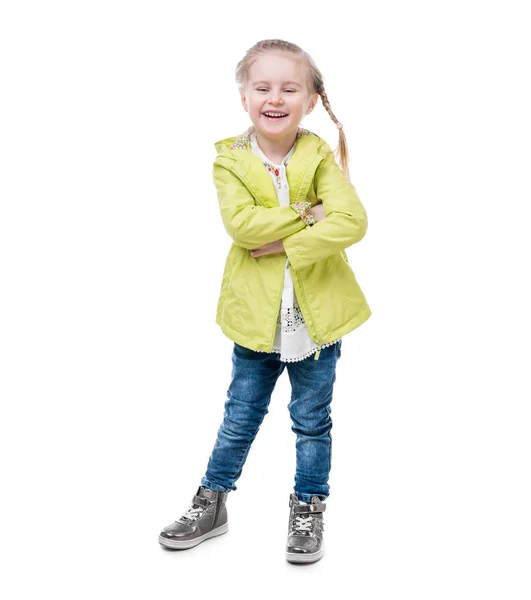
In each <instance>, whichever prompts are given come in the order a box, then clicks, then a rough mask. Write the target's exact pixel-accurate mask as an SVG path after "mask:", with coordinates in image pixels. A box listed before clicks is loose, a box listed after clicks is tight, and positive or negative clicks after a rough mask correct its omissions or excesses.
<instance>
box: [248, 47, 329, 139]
mask: <svg viewBox="0 0 531 600" xmlns="http://www.w3.org/2000/svg"><path fill="white" fill-rule="evenodd" d="M240 95H241V101H242V105H243V107H244V109H245V110H246V111H247V112H248V113H249V117H250V118H251V121H252V122H253V125H254V126H255V129H256V131H257V132H258V133H260V134H262V135H263V136H264V137H267V138H270V139H272V140H275V141H279V140H282V139H286V138H292V137H294V136H295V134H296V132H297V128H298V126H299V123H300V122H301V120H302V118H303V117H304V116H305V115H307V114H310V113H311V112H312V110H313V109H314V107H315V105H316V104H317V100H318V98H319V94H317V93H313V94H310V93H309V91H308V88H307V81H306V73H305V70H304V66H303V63H302V61H301V60H300V59H296V58H294V57H293V56H291V55H290V54H287V53H285V52H275V53H273V52H269V53H268V54H265V55H263V56H260V57H258V59H257V60H256V61H255V62H254V63H253V64H252V65H251V67H250V68H249V73H248V78H247V86H246V89H245V90H240ZM267 112H274V113H282V114H284V115H286V116H284V117H268V116H266V115H265V114H264V113H267Z"/></svg>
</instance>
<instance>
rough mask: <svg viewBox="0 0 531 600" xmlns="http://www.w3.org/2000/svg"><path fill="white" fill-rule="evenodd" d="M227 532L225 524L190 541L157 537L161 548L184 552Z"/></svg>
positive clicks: (227, 525)
mask: <svg viewBox="0 0 531 600" xmlns="http://www.w3.org/2000/svg"><path fill="white" fill-rule="evenodd" d="M228 530H229V524H228V523H225V524H224V525H221V526H220V527H216V528H215V529H212V530H211V531H207V532H206V533H204V534H203V535H200V536H199V537H196V538H194V539H192V540H170V539H168V538H165V537H163V536H162V535H159V544H160V545H161V546H164V547H165V548H171V549H173V550H186V549H187V548H193V547H194V546H197V545H198V544H200V543H201V542H204V541H205V540H208V539H209V538H212V537H216V536H218V535H223V534H224V533H227V531H228Z"/></svg>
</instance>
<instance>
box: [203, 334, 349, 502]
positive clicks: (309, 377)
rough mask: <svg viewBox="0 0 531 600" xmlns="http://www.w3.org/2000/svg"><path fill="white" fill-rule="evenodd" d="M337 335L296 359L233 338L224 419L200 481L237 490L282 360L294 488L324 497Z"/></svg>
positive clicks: (303, 496)
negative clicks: (316, 352)
mask: <svg viewBox="0 0 531 600" xmlns="http://www.w3.org/2000/svg"><path fill="white" fill-rule="evenodd" d="M341 343H342V340H338V341H337V342H336V343H335V344H332V345H331V346H326V347H325V348H322V349H321V354H320V356H319V358H318V359H317V360H315V357H314V355H313V354H312V355H311V356H309V357H308V358H305V359H304V360H301V361H298V362H288V363H286V362H282V361H280V360H279V359H280V354H276V353H264V352H256V351H254V350H250V349H249V348H245V347H244V346H240V345H239V344H237V343H234V349H233V352H232V380H231V383H230V386H229V389H228V390H227V397H228V400H227V401H226V402H225V412H224V418H223V422H222V424H221V426H220V428H219V430H218V434H217V439H216V442H215V444H214V449H213V450H212V454H211V455H210V458H209V461H208V466H207V470H206V473H205V476H204V477H203V478H202V480H201V485H204V486H205V487H208V488H210V489H212V490H215V491H218V492H229V491H231V490H236V489H237V488H236V486H235V485H234V484H235V482H236V480H237V479H238V478H239V477H240V475H241V473H242V469H243V465H244V463H245V460H246V458H247V455H248V454H249V450H250V448H251V444H252V443H253V441H254V439H255V437H256V434H257V433H258V430H259V429H260V425H261V424H262V421H263V419H264V417H265V415H266V414H267V413H268V406H269V401H270V400H271V395H272V393H273V390H274V388H275V384H276V382H277V379H278V378H279V377H280V375H281V374H282V372H283V371H284V368H285V367H286V366H287V369H288V375H289V379H290V383H291V401H290V403H289V404H288V409H289V411H290V416H291V420H292V423H293V424H292V427H291V429H292V431H294V432H295V434H296V436H297V438H296V444H295V449H296V471H295V487H294V493H295V495H296V496H297V498H298V499H299V500H302V501H303V502H311V499H312V496H319V497H320V498H321V500H325V499H326V498H327V497H328V495H329V490H330V488H329V485H328V477H329V473H330V468H331V457H332V436H331V433H330V430H331V429H332V419H331V416H330V413H331V408H330V403H331V401H332V389H333V385H334V382H335V380H336V363H337V361H338V359H339V357H340V356H341Z"/></svg>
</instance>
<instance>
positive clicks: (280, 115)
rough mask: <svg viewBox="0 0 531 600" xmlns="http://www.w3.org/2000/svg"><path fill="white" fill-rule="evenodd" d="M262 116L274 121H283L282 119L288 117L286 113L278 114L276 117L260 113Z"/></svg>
mask: <svg viewBox="0 0 531 600" xmlns="http://www.w3.org/2000/svg"><path fill="white" fill-rule="evenodd" d="M262 116H264V117H265V118H266V119H270V120H274V119H283V118H284V117H287V116H288V115H287V114H286V113H284V114H278V115H275V114H274V113H272V114H266V113H262Z"/></svg>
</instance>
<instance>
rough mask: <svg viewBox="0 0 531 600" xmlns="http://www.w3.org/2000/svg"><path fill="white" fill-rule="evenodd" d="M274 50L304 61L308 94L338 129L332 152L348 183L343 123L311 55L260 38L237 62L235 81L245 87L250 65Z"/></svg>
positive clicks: (241, 87)
mask: <svg viewBox="0 0 531 600" xmlns="http://www.w3.org/2000/svg"><path fill="white" fill-rule="evenodd" d="M275 50H277V51H282V52H287V53H290V54H293V55H294V56H295V57H296V58H300V59H301V60H302V61H303V62H304V63H305V66H306V70H307V87H308V90H309V92H310V94H313V93H315V92H317V93H318V94H319V96H320V97H321V101H322V103H323V106H324V108H325V110H326V112H327V113H328V114H329V115H330V118H331V119H332V121H334V123H335V124H336V126H337V128H338V129H339V143H338V147H337V148H336V149H335V150H334V153H336V152H337V153H338V155H339V166H340V167H341V170H342V171H343V174H344V175H345V178H346V180H347V181H348V182H349V183H350V174H349V169H348V146H347V139H346V137H345V132H344V131H343V125H342V124H341V123H340V122H339V121H338V120H337V117H336V116H335V115H334V113H333V112H332V108H331V107H330V102H329V101H328V96H327V95H326V92H325V89H324V83H323V76H322V74H321V71H319V69H318V68H317V66H316V64H315V62H314V61H313V59H312V57H311V56H310V55H309V54H308V53H307V52H305V51H304V50H303V49H302V48H301V47H300V46H297V44H293V43H291V42H287V41H285V40H278V39H274V40H261V41H260V42H257V43H256V44H255V45H254V46H253V47H252V48H249V50H247V52H246V54H245V56H244V57H243V58H242V59H241V60H240V62H239V63H238V65H237V67H236V83H237V84H238V86H239V88H240V89H245V88H246V87H247V84H248V75H249V69H250V67H251V65H252V64H253V63H254V62H255V61H256V59H257V58H258V57H259V56H263V55H264V54H267V53H268V52H271V51H275Z"/></svg>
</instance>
